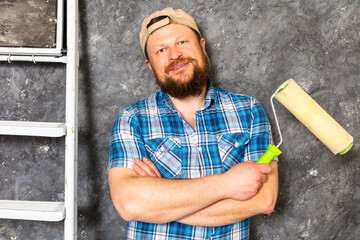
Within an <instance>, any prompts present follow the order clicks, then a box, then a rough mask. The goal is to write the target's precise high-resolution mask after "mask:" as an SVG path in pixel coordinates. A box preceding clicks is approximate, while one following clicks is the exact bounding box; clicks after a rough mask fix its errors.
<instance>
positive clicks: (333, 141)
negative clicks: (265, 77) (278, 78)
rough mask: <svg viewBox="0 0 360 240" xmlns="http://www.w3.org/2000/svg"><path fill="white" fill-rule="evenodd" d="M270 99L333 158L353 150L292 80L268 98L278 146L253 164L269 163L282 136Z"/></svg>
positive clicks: (349, 141)
mask: <svg viewBox="0 0 360 240" xmlns="http://www.w3.org/2000/svg"><path fill="white" fill-rule="evenodd" d="M274 97H275V98H276V99H277V100H278V101H279V102H280V103H281V104H282V105H283V106H284V107H285V108H287V109H288V110H289V111H290V112H291V113H292V114H293V115H294V116H295V117H296V118H297V119H298V120H299V121H300V122H301V123H302V124H304V125H305V126H306V127H307V128H308V129H309V130H310V131H311V132H312V133H313V134H314V135H315V136H316V137H317V138H318V139H319V140H320V141H321V142H322V143H323V144H324V145H325V146H326V147H327V148H329V149H330V150H331V151H332V152H333V153H334V154H335V155H336V154H340V155H343V154H345V153H347V152H348V151H349V150H350V149H351V147H352V146H353V137H352V136H351V135H350V134H349V133H348V132H346V131H345V129H344V128H342V127H341V126H340V125H339V124H338V123H337V122H336V121H335V120H334V119H333V118H332V117H331V116H330V115H329V114H328V113H327V112H326V111H325V110H324V109H323V108H322V107H321V106H320V105H319V104H318V103H317V102H315V100H314V99H312V98H311V97H310V96H309V95H308V94H307V93H306V92H305V91H304V90H303V89H302V88H301V87H300V86H299V85H298V84H297V83H296V82H295V81H294V80H293V79H289V80H287V81H286V82H284V83H283V84H281V86H280V87H279V88H278V89H277V90H276V91H275V93H274V94H273V95H272V96H271V98H270V102H271V107H272V110H273V113H274V116H275V122H276V125H277V129H278V131H279V136H280V142H279V144H278V145H277V146H274V145H269V147H268V149H267V151H266V152H265V154H264V155H263V156H261V158H260V159H259V160H258V161H257V162H256V163H270V162H271V161H272V160H273V159H274V158H275V157H276V156H279V155H280V154H281V151H280V150H279V149H278V147H279V146H280V145H281V143H282V136H281V131H280V127H279V123H278V119H277V116H276V112H275V108H274V103H273V99H274Z"/></svg>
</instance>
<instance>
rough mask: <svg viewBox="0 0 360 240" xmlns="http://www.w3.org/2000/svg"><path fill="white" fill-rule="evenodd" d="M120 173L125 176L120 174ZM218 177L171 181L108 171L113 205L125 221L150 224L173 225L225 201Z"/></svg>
mask: <svg viewBox="0 0 360 240" xmlns="http://www.w3.org/2000/svg"><path fill="white" fill-rule="evenodd" d="M119 171H122V173H121V174H119V173H118V172H119ZM124 175H126V177H124ZM116 178H118V179H116ZM218 178H220V175H218V176H209V177H206V178H199V179H194V180H169V179H162V178H155V177H137V176H136V174H134V173H133V171H132V170H131V169H123V168H118V169H116V168H115V169H111V170H110V171H109V182H110V190H111V195H112V198H113V203H114V205H115V207H116V209H117V210H118V212H119V214H120V215H121V216H122V218H124V219H125V220H127V221H142V222H151V223H166V222H171V221H174V220H176V219H179V218H183V217H185V216H187V215H189V214H192V213H194V212H198V211H199V210H201V209H203V208H205V207H208V206H210V205H211V204H213V203H215V202H217V201H219V200H221V199H223V198H224V196H223V193H222V192H221V184H220V183H221V181H220V179H218ZM120 190H121V192H117V191H120Z"/></svg>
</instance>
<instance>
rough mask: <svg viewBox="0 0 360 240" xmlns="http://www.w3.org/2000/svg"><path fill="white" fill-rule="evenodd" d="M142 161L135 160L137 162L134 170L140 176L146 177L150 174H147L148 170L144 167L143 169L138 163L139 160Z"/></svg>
mask: <svg viewBox="0 0 360 240" xmlns="http://www.w3.org/2000/svg"><path fill="white" fill-rule="evenodd" d="M138 161H140V160H135V163H134V166H133V170H134V172H135V173H136V174H137V175H138V176H140V177H146V176H149V175H148V174H147V172H145V171H144V169H142V168H141V167H140V166H139V165H138V164H137V162H138Z"/></svg>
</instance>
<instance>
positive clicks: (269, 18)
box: [0, 0, 360, 240]
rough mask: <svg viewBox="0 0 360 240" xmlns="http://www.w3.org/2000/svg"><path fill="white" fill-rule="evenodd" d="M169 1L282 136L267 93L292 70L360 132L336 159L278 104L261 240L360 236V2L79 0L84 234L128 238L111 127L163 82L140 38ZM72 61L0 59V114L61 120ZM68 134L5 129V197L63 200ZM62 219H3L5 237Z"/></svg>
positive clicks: (48, 234)
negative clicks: (268, 207) (271, 198)
mask: <svg viewBox="0 0 360 240" xmlns="http://www.w3.org/2000/svg"><path fill="white" fill-rule="evenodd" d="M167 6H172V7H174V8H182V9H184V10H186V11H187V12H189V13H190V14H191V15H193V16H194V18H195V19H196V20H197V23H198V25H199V27H200V29H201V31H202V33H203V35H204V36H205V38H206V49H207V51H208V54H209V55H210V59H211V62H212V75H211V80H212V81H213V83H214V85H215V86H217V87H219V88H222V89H225V90H230V91H233V92H236V93H242V94H246V95H250V96H253V97H255V98H257V99H258V100H259V101H260V103H261V104H262V105H263V107H264V108H265V110H266V112H267V113H268V116H269V118H270V121H271V123H272V125H273V129H274V139H275V142H278V141H279V136H278V134H277V132H276V127H275V122H274V117H273V115H272V111H271V106H270V102H269V98H270V96H271V94H272V93H273V92H274V91H275V90H276V88H277V87H278V86H279V85H280V84H281V83H282V82H284V81H285V80H287V79H288V78H294V79H295V80H296V81H297V82H298V84H299V85H300V86H302V87H303V88H304V89H305V90H306V91H307V92H308V93H309V94H310V95H311V96H312V97H313V98H314V99H315V100H316V101H317V102H318V103H319V104H320V105H321V106H322V107H323V108H324V109H325V110H326V111H327V112H328V113H330V114H331V115H332V116H333V118H334V119H336V120H337V121H338V122H339V123H340V124H341V125H342V126H343V127H344V128H345V129H346V130H347V131H348V132H349V133H351V134H352V136H353V137H354V142H355V145H354V147H353V149H352V150H351V152H349V153H348V154H347V156H334V155H333V154H332V153H331V152H330V151H329V150H328V149H327V148H326V147H325V146H324V145H322V144H321V143H320V142H319V140H318V139H316V138H315V137H314V136H313V135H312V134H311V133H310V132H309V131H308V130H307V129H306V128H305V127H304V126H303V125H302V124H300V123H299V122H298V120H296V119H295V118H294V117H293V116H292V115H291V114H290V113H289V112H288V111H287V110H286V109H285V108H284V107H283V106H281V105H280V104H279V103H278V102H275V106H276V108H277V111H278V114H279V122H280V125H281V128H282V132H283V138H284V143H283V144H282V146H281V150H282V151H283V154H282V155H281V156H280V165H279V180H280V189H279V198H278V202H277V205H276V209H275V211H274V213H273V214H271V215H270V216H256V217H254V218H252V220H251V235H252V239H279V240H282V239H287V240H288V239H289V240H292V239H294V240H295V239H309V240H310V239H311V240H325V239H326V240H328V239H339V240H340V239H341V240H343V239H351V240H352V239H360V214H359V210H360V204H359V201H360V177H359V170H360V155H359V153H360V149H359V137H360V131H359V129H360V120H359V118H360V117H359V105H360V68H359V65H360V51H359V50H360V49H359V46H360V6H359V1H357V0H339V1H327V0H318V1H309V0H307V1H290V0H283V1H279V0H269V1H234V0H226V1H225V0H223V1H218V0H216V1H215V0H208V1H204V0H196V1H192V0H181V1H179V0H177V1H114V0H110V1H109V0H107V1H105V0H102V1H100V0H99V1H80V9H79V12H80V20H79V23H80V29H79V32H80V65H81V66H80V70H79V88H80V91H79V94H80V96H79V198H78V202H79V226H78V230H79V239H125V234H126V222H124V221H123V220H122V219H121V218H120V217H119V216H118V215H117V213H116V211H115V209H114V207H113V205H112V202H111V199H110V194H109V189H108V182H107V171H106V168H107V159H108V154H109V144H108V142H109V137H110V130H111V128H112V124H113V122H114V120H115V118H116V117H117V115H118V114H119V112H120V111H121V110H122V109H123V108H125V107H126V106H128V105H130V104H132V103H134V102H136V101H138V100H141V99H143V98H145V97H147V96H149V95H151V94H153V93H154V92H155V91H156V90H157V87H156V86H155V84H154V80H153V77H152V73H151V72H150V70H149V69H147V67H146V66H145V64H144V58H143V56H142V52H141V49H140V46H139V42H138V33H139V28H140V24H141V22H142V20H143V19H144V18H145V17H146V16H148V15H149V14H150V13H151V12H153V11H155V10H159V9H162V8H164V7H167ZM64 80H65V67H64V66H62V65H58V64H56V65H55V64H39V63H38V64H36V65H34V64H32V63H12V64H8V63H0V86H1V87H0V119H3V120H29V121H64V118H65V116H64V110H65V99H64V97H63V95H64V93H65V87H64ZM63 147H64V139H62V138H60V139H50V138H49V139H48V138H35V137H9V136H2V137H0V198H1V199H25V200H59V201H61V200H63V198H64V193H63V190H64V188H63V184H64V173H63V167H64V163H63V158H64V149H63ZM62 233H63V224H62V222H60V223H44V222H28V221H12V220H0V239H17V240H19V239H61V238H62Z"/></svg>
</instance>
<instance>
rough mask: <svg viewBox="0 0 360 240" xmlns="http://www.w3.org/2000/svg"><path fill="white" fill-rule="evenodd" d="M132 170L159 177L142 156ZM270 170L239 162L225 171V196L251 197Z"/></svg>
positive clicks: (141, 175)
mask: <svg viewBox="0 0 360 240" xmlns="http://www.w3.org/2000/svg"><path fill="white" fill-rule="evenodd" d="M134 171H135V172H136V174H137V175H138V176H139V177H160V178H161V174H160V172H159V170H158V169H157V168H156V166H155V164H154V163H153V162H152V161H151V160H149V159H147V158H143V160H142V161H140V160H139V159H135V164H134ZM270 172H271V167H270V166H269V165H268V164H255V163H254V162H252V161H247V162H243V163H239V164H237V165H235V166H234V167H232V168H231V169H230V170H229V171H227V172H226V173H225V176H226V178H225V179H226V183H224V188H227V189H228V191H227V192H228V196H227V198H230V199H234V200H238V201H244V200H248V199H250V198H252V197H253V196H255V195H256V194H257V192H258V191H259V190H260V189H261V187H262V185H263V184H264V183H265V182H266V180H267V174H268V173H270Z"/></svg>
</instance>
